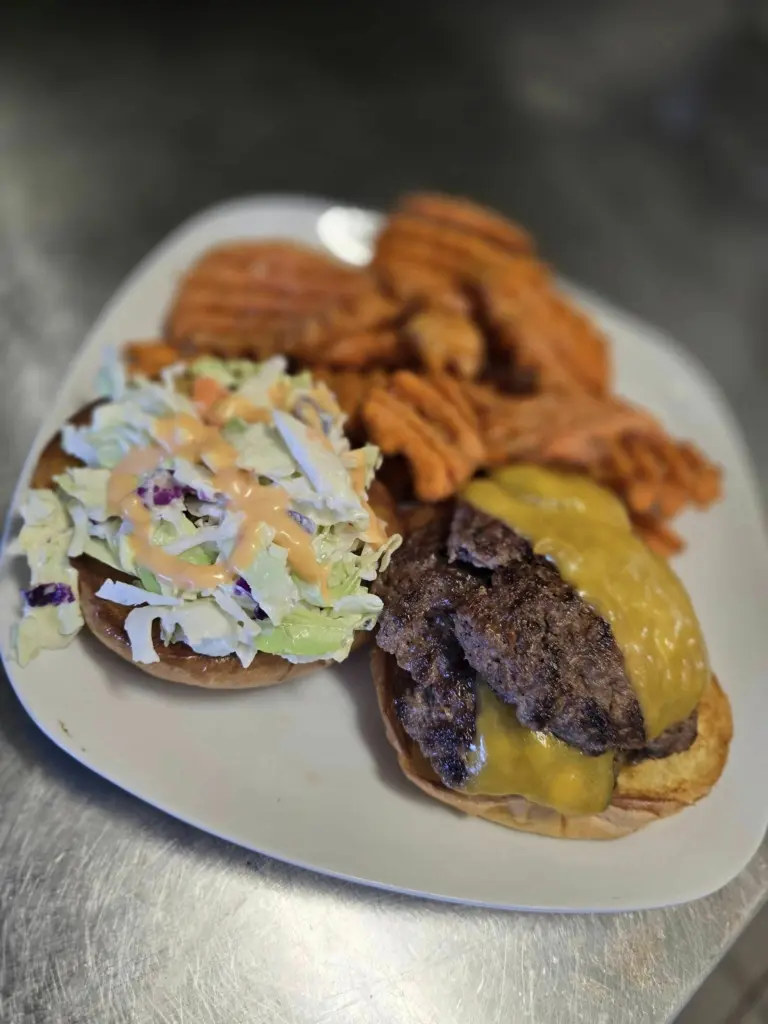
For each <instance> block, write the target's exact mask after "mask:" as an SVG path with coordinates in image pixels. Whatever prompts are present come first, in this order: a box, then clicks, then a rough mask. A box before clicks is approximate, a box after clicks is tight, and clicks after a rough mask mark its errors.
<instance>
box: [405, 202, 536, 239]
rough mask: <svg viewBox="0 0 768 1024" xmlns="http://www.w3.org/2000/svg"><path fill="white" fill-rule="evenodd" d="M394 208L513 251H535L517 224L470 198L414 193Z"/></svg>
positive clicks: (528, 237)
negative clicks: (477, 236) (457, 229)
mask: <svg viewBox="0 0 768 1024" xmlns="http://www.w3.org/2000/svg"><path fill="white" fill-rule="evenodd" d="M397 209H398V210H401V211H402V212H403V213H410V214H415V215H416V216H418V217H425V218H427V219H428V220H433V221H437V222H438V223H441V224H445V225H448V226H450V227H453V228H460V229H461V230H463V231H467V232H469V233H470V234H472V235H479V236H480V237H481V238H484V239H486V240H487V241H489V242H493V243H495V244H496V245H500V246H502V247H503V248H505V249H509V250H511V251H512V252H532V251H533V249H534V245H533V239H532V238H531V236H530V235H529V234H528V232H527V231H526V230H525V229H524V228H522V227H520V225H519V224H515V223H514V222H512V221H509V220H507V218H506V217H502V216H501V214H498V213H496V212H495V211H494V210H490V209H488V208H487V207H485V206H481V205H480V204H479V203H473V202H472V201H471V200H469V199H459V198H457V197H455V196H446V195H440V194H439V193H436V192H415V193H412V194H411V195H407V196H405V197H404V198H403V199H402V200H400V202H399V203H398V204H397Z"/></svg>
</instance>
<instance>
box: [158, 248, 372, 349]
mask: <svg viewBox="0 0 768 1024" xmlns="http://www.w3.org/2000/svg"><path fill="white" fill-rule="evenodd" d="M368 280H369V275H367V274H365V273H364V272H363V271H361V270H359V269H356V268H350V267H347V266H345V265H344V264H342V263H338V262H336V261H335V260H332V259H331V258H330V257H328V256H326V255H325V254H323V253H321V252H319V251H315V250H312V249H308V248H305V247H303V246H298V245H292V244H291V243H286V242H272V241H267V242H245V243H234V244H231V245H225V246H220V247H218V248H216V249H213V250H211V251H210V252H208V253H206V254H205V255H203V257H202V258H201V259H200V260H198V262H197V263H196V264H194V266H193V267H192V268H191V269H190V271H189V272H188V273H187V274H186V276H185V277H184V278H183V279H182V281H181V283H180V285H179V288H178V289H177V292H176V295H175V298H174V302H173V304H172V306H171V309H170V310H169V312H168V316H167V320H166V334H167V335H168V337H169V338H170V339H171V340H173V341H191V342H192V344H193V345H194V346H196V347H203V345H207V344H208V343H209V342H210V341H212V340H215V342H216V345H217V351H219V352H227V351H229V350H230V349H231V350H232V351H233V352H237V353H243V352H245V353H248V352H250V354H252V355H253V356H254V357H255V358H261V357H263V356H264V355H268V354H270V353H271V352H272V351H274V350H275V348H276V347H277V344H278V343H277V340H276V339H277V338H278V337H279V338H285V339H287V338H289V337H290V336H291V332H292V330H293V329H294V328H295V325H296V323H297V321H298V320H300V319H301V318H303V317H307V316H309V315H310V314H312V315H314V314H317V313H319V312H320V311H322V310H323V309H325V308H326V307H327V306H329V305H333V304H336V303H338V302H339V301H340V300H342V299H345V300H349V299H351V298H352V297H353V296H356V295H358V294H359V293H360V292H361V291H364V290H365V288H366V287H367V285H368ZM265 334H268V335H269V340H268V341H264V339H263V336H264V335H265ZM226 341H230V342H231V344H230V345H229V346H228V345H227V344H224V342H226ZM286 343H287V342H286ZM280 344H281V345H282V344H283V342H281V343H280Z"/></svg>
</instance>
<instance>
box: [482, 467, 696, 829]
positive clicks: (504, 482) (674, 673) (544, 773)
mask: <svg viewBox="0 0 768 1024" xmlns="http://www.w3.org/2000/svg"><path fill="white" fill-rule="evenodd" d="M462 496H463V498H464V499H465V500H466V501H468V502H469V503H470V504H471V505H474V506H475V507H476V508H479V509H481V510H482V511H484V512H487V513H488V514H489V515H492V516H494V517H495V518H497V519H500V520H502V521H503V522H505V523H507V524H508V525H509V526H511V527H512V528H513V529H514V530H515V531H516V532H518V533H520V534H521V535H522V536H524V537H526V538H527V539H528V540H529V541H530V543H531V544H532V546H533V549H534V551H535V552H536V553H537V554H540V555H544V556H546V557H548V558H550V559H551V560H552V562H553V563H554V564H555V565H556V566H557V568H558V570H559V571H560V574H561V575H562V577H563V578H564V579H565V580H567V581H568V582H569V583H570V584H571V585H572V586H573V587H574V589H575V590H576V591H578V593H579V594H580V595H581V596H582V598H583V599H584V600H585V601H586V602H587V603H588V604H589V605H590V606H591V607H593V608H594V609H595V610H596V611H597V612H598V613H599V614H600V615H602V616H603V618H605V619H606V621H607V622H609V623H610V625H611V629H612V630H613V634H614V637H615V638H616V642H617V643H618V645H619V648H620V649H621V651H622V653H623V655H624V660H625V666H626V670H627V675H628V678H629V680H630V683H631V685H632V687H633V689H634V691H635V693H636V694H637V698H638V701H639V702H640V707H641V709H642V711H643V715H644V718H645V724H646V734H647V736H648V738H649V739H654V738H655V737H657V736H658V735H660V733H662V732H663V731H664V730H665V729H667V728H669V727H670V726H671V725H673V724H675V723H676V722H679V721H682V720H683V719H685V718H687V717H688V716H689V715H690V714H691V712H692V711H693V710H694V709H695V707H696V706H697V704H698V702H699V700H700V698H701V695H702V693H703V691H704V687H705V686H706V685H707V683H708V682H709V678H710V668H709V662H708V658H707V651H706V647H705V644H704V639H703V637H702V634H701V629H700V627H699V623H698V621H697V619H696V615H695V613H694V611H693V607H692V605H691V601H690V598H689V597H688V595H687V593H686V591H685V589H684V587H683V585H682V584H681V582H680V580H679V579H678V578H677V576H676V575H675V573H674V572H673V571H672V569H671V568H670V567H669V565H668V564H667V562H665V561H664V560H663V559H661V558H659V557H658V556H657V555H654V554H653V553H652V552H651V551H650V550H649V549H648V548H647V547H646V545H645V544H644V543H643V542H642V541H641V540H640V539H639V538H638V537H636V536H635V535H634V534H633V533H632V529H631V524H630V522H629V519H628V517H627V514H626V512H625V510H624V508H623V506H622V505H621V503H620V502H619V501H618V499H617V498H615V497H614V496H613V495H612V494H610V493H609V492H608V491H605V490H603V488H601V487H598V486H597V485H596V484H594V483H592V482H591V481H590V480H587V479H586V478H583V477H577V476H574V475H570V474H565V473H556V472H553V471H551V470H547V469H542V468H540V467H536V466H510V467H508V468H506V469H503V470H500V471H499V472H497V473H496V474H494V476H493V477H492V478H491V479H487V480H474V481H472V482H471V483H470V484H469V485H468V486H467V487H466V488H465V490H464V492H463V495H462ZM478 686H479V693H478V719H477V744H478V754H477V761H476V764H477V772H476V774H475V775H474V776H473V778H472V780H471V782H470V785H469V786H468V787H467V788H468V790H469V791H471V792H476V793H483V794H486V795H494V796H497V795H503V794H512V793H519V794H520V795H522V796H526V797H528V798H529V799H531V800H534V801H536V802H537V803H542V804H545V805H547V806H550V807H554V808H556V809H557V810H560V811H562V812H563V813H565V814H575V813H581V814H586V813H593V812H594V811H595V810H600V809H602V808H604V807H605V806H607V804H608V803H609V801H610V793H611V790H612V787H613V768H612V761H613V757H612V755H611V754H606V755H603V756H602V757H597V758H595V757H589V756H587V755H586V754H583V753H581V752H580V751H578V750H576V749H575V748H572V747H569V746H567V744H565V743H562V742H560V741H559V740H555V739H554V738H552V737H548V736H543V735H542V734H539V733H533V732H531V731H530V730H527V729H524V728H523V727H521V726H520V725H519V723H518V722H517V720H516V718H515V716H514V713H513V712H512V711H511V710H510V709H508V708H506V707H505V706H504V705H503V704H502V703H501V702H500V701H499V700H498V698H496V697H495V696H494V695H493V694H492V693H491V692H490V691H488V689H487V687H485V684H483V683H479V684H478ZM609 778H610V786H609V785H608V780H609ZM563 780H567V781H563ZM597 804H600V806H597Z"/></svg>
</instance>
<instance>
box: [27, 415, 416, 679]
mask: <svg viewBox="0 0 768 1024" xmlns="http://www.w3.org/2000/svg"><path fill="white" fill-rule="evenodd" d="M94 405H95V403H94V404H92V405H89V406H86V407H85V408H83V409H81V410H80V411H79V412H78V413H76V414H75V415H74V416H73V417H72V418H71V420H70V423H73V424H75V425H77V426H80V425H82V424H83V423H87V422H89V420H90V416H91V413H92V411H93V409H94ZM80 465H82V463H81V462H80V461H79V460H78V459H75V458H73V457H72V456H71V455H68V454H67V453H66V452H65V451H64V449H63V448H62V447H61V442H60V439H59V434H57V435H56V436H55V437H54V438H52V439H51V440H50V441H49V442H48V444H47V445H46V447H45V448H44V449H43V451H42V453H41V454H40V458H39V459H38V462H37V465H36V467H35V469H34V471H33V474H32V480H31V482H30V486H31V487H52V486H53V482H54V481H53V478H54V477H55V476H58V475H59V474H60V473H63V472H65V470H67V469H69V468H70V467H73V466H80ZM369 499H370V502H371V505H372V506H373V508H374V510H375V511H376V512H377V514H378V515H379V516H380V517H381V518H382V519H384V521H385V522H387V523H388V524H389V525H390V528H392V527H397V525H398V522H397V511H396V509H395V506H394V503H393V502H392V499H391V497H390V495H389V493H388V492H387V490H386V488H384V487H383V486H381V485H380V484H379V483H378V482H377V481H374V483H373V485H372V487H371V489H370V491H369ZM72 565H73V567H74V568H75V569H76V570H77V574H78V581H79V591H80V605H81V608H82V612H83V619H84V620H85V624H86V626H87V627H88V628H89V629H90V631H91V632H92V633H93V635H94V636H95V637H96V639H97V640H100V641H101V642H102V643H103V644H104V646H105V647H108V648H109V649H110V651H114V653H115V654H118V655H119V656H120V657H121V658H123V659H125V661H129V662H130V663H131V664H132V665H133V666H134V667H135V668H138V669H141V671H142V672H146V673H147V674H148V675H150V676H154V677H155V678H156V679H165V680H166V681H167V682H169V683H184V684H186V685H187V686H202V687H206V688H208V689H211V690H243V689H253V688H256V687H262V686H275V685H277V684H278V683H287V682H288V681H289V680H290V679H295V678H296V677H297V676H301V675H305V674H306V673H308V672H313V671H314V670H315V669H318V668H322V667H323V666H325V665H329V664H331V662H329V661H311V662H307V663H305V664H302V665H294V664H293V663H292V662H290V661H286V659H285V658H280V657H278V655H276V654H263V653H262V654H257V655H256V657H255V658H254V659H253V661H252V662H251V664H250V665H249V666H248V668H243V666H242V665H241V664H240V661H239V659H238V658H237V657H236V655H234V654H228V655H226V656H225V657H222V658H213V657H210V656H209V655H206V654H196V653H195V651H193V650H192V648H191V647H188V646H187V645H186V644H182V643H178V644H169V645H168V646H167V647H166V646H165V645H164V644H163V642H162V640H161V638H160V630H159V626H158V624H157V623H155V626H154V631H153V642H154V646H155V650H156V651H157V655H158V658H159V659H160V660H159V661H156V662H154V663H152V664H150V665H145V664H139V663H138V662H135V661H134V660H133V658H132V656H131V647H130V644H129V642H128V637H127V636H126V633H125V620H126V618H127V617H128V614H129V612H130V611H131V609H130V608H126V607H125V606H124V605H120V604H114V603H113V602H112V601H105V600H104V599H103V598H101V597H97V596H96V592H97V591H98V590H99V588H100V587H101V585H102V583H104V581H105V580H106V579H113V580H116V581H122V582H124V583H135V580H133V579H132V578H131V577H130V576H127V575H126V574H125V573H122V572H119V571H116V570H115V569H112V568H110V567H109V566H108V565H105V563H104V562H99V561H97V560H96V559H95V558H90V557H89V556H88V555H83V556H81V557H80V558H73V559H72ZM370 636H371V634H370V633H368V632H358V633H357V634H356V636H355V639H354V641H353V644H352V650H357V648H358V647H362V646H363V644H365V643H366V642H367V641H368V639H369V638H370Z"/></svg>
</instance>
